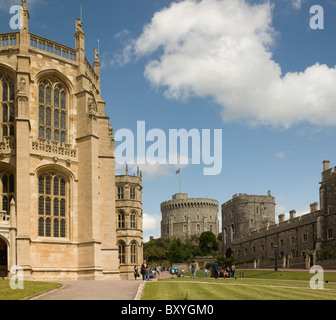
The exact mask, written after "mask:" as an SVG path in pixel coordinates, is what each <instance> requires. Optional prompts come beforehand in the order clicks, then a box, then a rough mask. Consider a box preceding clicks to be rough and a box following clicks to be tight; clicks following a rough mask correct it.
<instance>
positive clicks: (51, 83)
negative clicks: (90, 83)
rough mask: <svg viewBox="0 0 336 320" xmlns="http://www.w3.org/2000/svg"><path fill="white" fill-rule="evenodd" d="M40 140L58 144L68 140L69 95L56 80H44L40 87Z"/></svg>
mask: <svg viewBox="0 0 336 320" xmlns="http://www.w3.org/2000/svg"><path fill="white" fill-rule="evenodd" d="M38 118H39V119H38V120H39V121H38V123H39V133H38V135H39V138H42V139H46V141H47V143H48V144H49V143H50V141H55V142H58V143H59V144H60V145H61V146H62V145H63V144H64V143H66V140H67V94H66V92H65V89H64V87H63V86H62V85H61V84H60V83H59V82H57V81H56V80H53V79H50V80H44V81H43V82H41V83H40V85H39V109H38Z"/></svg>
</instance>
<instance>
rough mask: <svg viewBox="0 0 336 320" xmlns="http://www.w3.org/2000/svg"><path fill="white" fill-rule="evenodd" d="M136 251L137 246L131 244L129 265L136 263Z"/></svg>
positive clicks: (134, 243) (133, 243)
mask: <svg viewBox="0 0 336 320" xmlns="http://www.w3.org/2000/svg"><path fill="white" fill-rule="evenodd" d="M136 250H137V244H136V242H132V243H131V263H133V264H135V263H137V255H136Z"/></svg>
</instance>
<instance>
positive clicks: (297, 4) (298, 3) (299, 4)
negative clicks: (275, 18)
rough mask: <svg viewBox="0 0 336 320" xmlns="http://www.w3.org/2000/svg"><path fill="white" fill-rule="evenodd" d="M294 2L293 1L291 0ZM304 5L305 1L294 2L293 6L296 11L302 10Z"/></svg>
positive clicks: (296, 0) (295, 0) (294, 0)
mask: <svg viewBox="0 0 336 320" xmlns="http://www.w3.org/2000/svg"><path fill="white" fill-rule="evenodd" d="M291 1H292V0H291ZM302 3H303V0H293V1H292V6H293V7H294V8H295V9H298V10H299V9H301V7H302Z"/></svg>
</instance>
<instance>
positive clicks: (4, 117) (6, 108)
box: [0, 74, 15, 141]
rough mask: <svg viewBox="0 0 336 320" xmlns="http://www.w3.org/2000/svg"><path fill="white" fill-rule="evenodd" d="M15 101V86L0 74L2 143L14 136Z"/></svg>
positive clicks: (9, 79)
mask: <svg viewBox="0 0 336 320" xmlns="http://www.w3.org/2000/svg"><path fill="white" fill-rule="evenodd" d="M14 100H15V86H14V81H13V80H12V79H11V78H10V77H8V76H6V75H3V74H0V106H1V111H0V117H1V124H2V130H1V135H2V141H3V140H4V138H6V137H13V136H14V134H15V130H14V118H15V109H14Z"/></svg>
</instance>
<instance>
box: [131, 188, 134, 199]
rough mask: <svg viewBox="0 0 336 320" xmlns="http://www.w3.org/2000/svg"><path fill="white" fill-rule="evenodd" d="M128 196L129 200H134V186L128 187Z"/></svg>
mask: <svg viewBox="0 0 336 320" xmlns="http://www.w3.org/2000/svg"><path fill="white" fill-rule="evenodd" d="M130 198H131V200H135V188H133V187H131V188H130Z"/></svg>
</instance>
